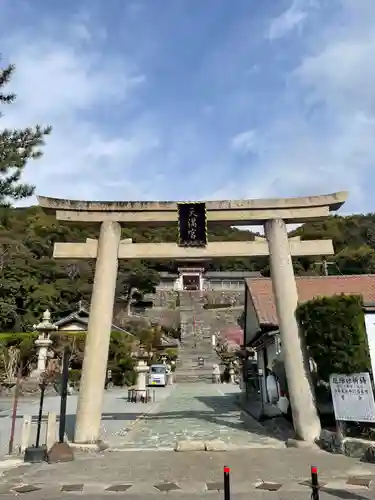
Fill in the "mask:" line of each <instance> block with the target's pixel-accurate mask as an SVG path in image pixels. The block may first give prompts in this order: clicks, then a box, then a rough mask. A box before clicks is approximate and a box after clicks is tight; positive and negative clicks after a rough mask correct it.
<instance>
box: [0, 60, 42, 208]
mask: <svg viewBox="0 0 375 500" xmlns="http://www.w3.org/2000/svg"><path fill="white" fill-rule="evenodd" d="M14 71H15V67H14V66H13V65H12V64H11V65H9V66H7V67H5V68H0V104H12V103H13V102H14V101H15V99H16V96H15V94H12V93H9V94H7V93H4V92H3V89H4V87H5V86H6V85H7V84H8V83H9V81H10V79H11V77H12V75H13V73H14ZM1 117H2V113H0V118H1ZM51 130H52V129H51V127H41V126H40V125H36V126H35V127H34V128H31V127H28V128H25V129H20V130H17V129H15V130H10V129H4V130H2V131H0V205H3V206H7V205H9V204H10V202H11V201H12V200H21V199H24V198H28V197H29V196H31V195H32V194H33V193H34V186H32V185H30V184H26V183H23V182H21V175H22V172H23V170H24V168H25V166H26V164H27V162H28V160H35V159H37V158H40V157H41V156H42V150H41V147H42V146H43V145H44V137H45V136H46V135H48V134H50V132H51Z"/></svg>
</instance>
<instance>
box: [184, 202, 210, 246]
mask: <svg viewBox="0 0 375 500" xmlns="http://www.w3.org/2000/svg"><path fill="white" fill-rule="evenodd" d="M178 244H179V245H180V246H182V247H205V246H206V245H207V213H206V204H205V203H204V202H188V203H178Z"/></svg>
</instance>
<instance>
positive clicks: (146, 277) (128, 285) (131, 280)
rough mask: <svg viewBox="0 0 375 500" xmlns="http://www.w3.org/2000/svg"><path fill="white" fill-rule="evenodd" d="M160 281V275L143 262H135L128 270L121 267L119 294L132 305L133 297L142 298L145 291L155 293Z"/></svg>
mask: <svg viewBox="0 0 375 500" xmlns="http://www.w3.org/2000/svg"><path fill="white" fill-rule="evenodd" d="M159 282H160V275H159V273H158V272H157V271H155V270H154V269H150V268H149V267H147V266H145V265H144V264H143V263H142V262H135V263H133V264H132V267H130V268H128V269H127V270H124V269H120V272H119V277H118V285H117V290H118V296H119V298H121V299H123V300H124V301H125V302H126V304H128V307H130V303H131V299H132V298H135V299H136V298H137V299H140V298H142V296H143V294H145V293H154V292H155V287H156V285H158V284H159Z"/></svg>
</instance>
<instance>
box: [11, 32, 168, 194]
mask: <svg viewBox="0 0 375 500" xmlns="http://www.w3.org/2000/svg"><path fill="white" fill-rule="evenodd" d="M81 34H82V33H81ZM76 41H77V39H76V38H75V37H73V36H72V35H71V31H70V35H69V38H67V39H65V40H58V41H56V40H50V39H44V40H43V37H42V36H41V38H40V39H38V38H36V39H35V40H32V41H30V40H29V39H27V40H25V39H22V38H14V39H11V40H7V41H6V43H5V44H4V45H5V46H6V55H7V58H8V59H9V60H11V61H12V62H13V63H14V64H15V65H16V72H15V74H14V77H13V79H12V81H11V83H10V86H9V90H11V91H14V92H15V93H16V94H17V100H16V102H15V103H14V104H12V105H10V106H9V107H5V109H4V113H5V115H4V117H3V118H2V119H1V125H2V126H5V127H25V126H28V125H35V124H36V123H41V124H45V125H46V124H48V125H52V126H53V132H52V134H51V136H49V137H47V140H46V143H47V144H46V146H45V148H44V153H45V154H44V156H43V158H42V159H40V160H38V161H35V162H30V163H29V164H28V166H27V168H26V170H25V174H24V179H25V180H26V181H28V182H31V183H33V184H35V185H36V186H37V193H40V194H44V195H50V196H61V197H64V196H71V197H77V198H83V197H88V198H95V197H108V194H107V192H106V191H105V189H104V183H105V181H111V180H116V179H117V180H118V176H119V173H120V174H121V175H122V176H125V175H126V174H124V173H125V171H126V170H129V169H130V170H131V169H132V168H133V167H134V166H135V165H138V162H139V161H141V159H142V157H143V156H144V155H146V154H148V153H149V152H150V151H152V150H154V149H155V148H157V147H158V138H157V137H155V136H154V134H153V133H151V132H148V131H147V130H136V127H135V125H134V123H133V122H132V126H129V125H128V126H126V124H125V125H120V126H119V127H118V128H117V130H115V131H113V130H111V129H110V128H109V127H108V121H107V120H106V118H105V113H106V111H108V110H112V111H111V113H112V114H114V113H115V110H116V108H117V107H118V106H120V107H122V108H124V109H125V110H126V107H127V106H129V105H131V103H132V99H133V98H134V95H135V92H136V91H137V90H138V88H140V87H141V86H142V85H143V84H144V82H145V75H144V74H143V73H140V72H139V71H137V70H135V69H133V67H132V64H130V62H129V64H127V63H126V62H124V60H117V59H111V58H110V57H108V56H107V57H102V56H100V54H99V53H97V52H94V51H90V50H87V49H86V50H85V51H84V52H83V51H79V49H78V43H77V44H76V43H75V42H76ZM102 115H103V119H101V116H102ZM106 195H107V196H106ZM137 195H139V196H142V183H140V184H138V186H133V185H131V186H130V185H128V189H127V191H126V192H125V193H124V194H123V196H124V197H126V196H129V197H134V196H137Z"/></svg>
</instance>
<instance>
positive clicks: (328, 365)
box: [296, 295, 370, 382]
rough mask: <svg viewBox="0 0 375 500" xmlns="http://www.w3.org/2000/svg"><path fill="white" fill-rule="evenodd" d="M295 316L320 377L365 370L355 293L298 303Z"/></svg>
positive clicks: (362, 328)
mask: <svg viewBox="0 0 375 500" xmlns="http://www.w3.org/2000/svg"><path fill="white" fill-rule="evenodd" d="M296 317H297V320H298V323H299V325H300V328H301V331H302V333H303V334H304V336H305V339H306V344H307V346H308V349H309V354H310V355H311V357H312V358H313V360H314V361H315V363H316V365H317V373H318V376H319V378H320V380H323V381H325V382H328V381H329V376H330V375H331V374H333V373H343V374H347V375H350V374H352V373H358V372H362V371H368V370H369V367H370V358H369V353H368V346H367V338H366V328H365V322H364V313H363V308H362V299H361V297H359V296H356V295H335V296H333V297H321V298H317V299H314V300H310V301H308V302H304V303H303V304H300V305H299V306H298V308H297V311H296Z"/></svg>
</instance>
